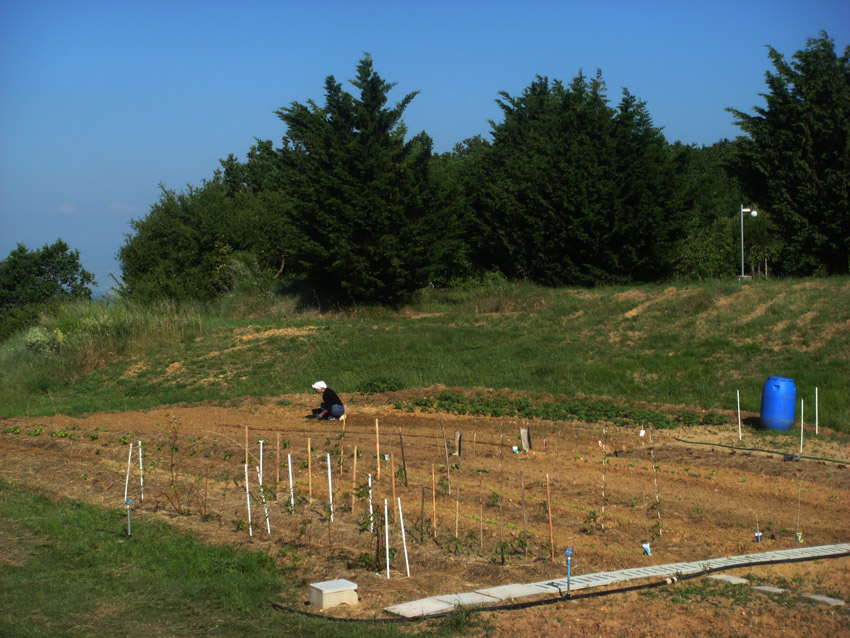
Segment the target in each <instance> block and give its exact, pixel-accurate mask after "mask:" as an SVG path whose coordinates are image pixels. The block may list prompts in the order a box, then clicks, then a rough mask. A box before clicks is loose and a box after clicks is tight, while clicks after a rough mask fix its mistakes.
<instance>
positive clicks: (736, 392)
mask: <svg viewBox="0 0 850 638" xmlns="http://www.w3.org/2000/svg"><path fill="white" fill-rule="evenodd" d="M735 394H736V395H738V440H739V441H740V440H741V391H740V390H735Z"/></svg>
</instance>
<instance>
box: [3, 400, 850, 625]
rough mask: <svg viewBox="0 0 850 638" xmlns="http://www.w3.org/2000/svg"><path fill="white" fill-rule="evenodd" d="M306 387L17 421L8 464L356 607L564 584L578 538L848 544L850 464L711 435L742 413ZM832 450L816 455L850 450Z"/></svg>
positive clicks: (733, 545) (613, 544)
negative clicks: (762, 449) (446, 404)
mask: <svg viewBox="0 0 850 638" xmlns="http://www.w3.org/2000/svg"><path fill="white" fill-rule="evenodd" d="M305 401H306V399H304V398H301V397H290V398H289V400H288V401H284V402H283V403H285V405H281V404H278V403H272V402H270V401H269V402H262V401H254V402H246V403H244V404H242V405H240V406H238V407H230V408H223V407H211V406H200V407H168V408H162V409H157V410H151V411H147V412H127V413H114V414H96V415H92V416H89V417H83V418H70V417H64V416H56V417H50V418H37V419H28V418H18V419H6V420H4V421H3V422H2V430H0V432H2V433H0V451H2V457H3V464H2V469H0V474H1V475H2V476H3V477H4V478H5V479H7V480H10V481H21V482H23V483H25V484H28V485H36V486H39V487H41V488H43V489H45V490H47V491H49V492H52V493H55V494H56V495H59V496H68V497H72V498H77V499H81V500H86V501H90V502H93V503H96V504H99V505H103V506H107V507H114V508H116V509H121V508H123V507H124V500H123V499H124V494H125V488H126V490H127V494H128V496H129V497H130V498H133V499H134V500H133V502H132V503H131V505H130V508H131V514H132V517H133V525H136V524H140V523H141V522H143V521H144V520H145V519H146V518H150V517H156V518H164V519H168V520H169V521H170V522H172V523H174V524H176V525H178V526H181V527H185V528H188V529H192V530H195V531H196V532H197V533H199V534H201V535H202V536H203V537H204V538H207V539H209V540H210V541H212V542H220V543H228V544H233V545H237V546H247V547H255V548H261V549H264V550H267V551H269V552H270V553H272V554H273V555H274V556H276V557H277V558H278V560H279V562H280V564H281V566H282V568H287V569H296V568H297V569H298V570H299V577H300V578H301V579H303V581H304V582H321V581H327V580H334V579H339V578H345V579H347V580H350V581H352V582H355V583H357V584H358V591H359V593H360V597H361V602H360V604H359V605H358V606H357V607H353V608H340V609H339V612H338V613H339V614H340V615H347V616H374V615H379V614H380V613H381V610H382V609H383V608H384V607H386V606H389V605H392V604H398V603H403V602H406V601H408V600H414V599H418V598H422V597H424V596H429V595H448V594H454V593H457V592H461V591H473V590H475V589H484V588H488V587H489V588H492V587H497V586H500V585H506V584H511V583H517V582H527V583H531V582H538V581H544V580H548V579H554V578H562V577H563V576H564V575H565V570H566V567H565V565H564V551H565V550H566V549H567V548H572V549H573V554H572V573H573V574H574V575H577V574H582V573H585V574H586V573H591V572H601V571H611V570H617V569H625V568H634V567H640V566H644V565H655V564H664V563H673V562H678V561H687V562H692V561H698V560H703V559H708V558H716V557H720V556H726V555H737V554H746V553H752V552H756V551H768V550H776V549H782V548H789V547H797V546H799V545H800V542H799V541H798V534H799V538H800V539H801V541H802V544H805V545H825V544H833V543H842V542H847V541H848V525H847V521H848V520H850V469H848V468H847V466H846V465H844V464H841V463H834V462H827V461H807V460H803V461H785V460H783V457H782V456H781V455H771V454H764V453H759V452H749V451H744V450H736V449H731V448H728V447H712V446H709V445H702V444H697V442H698V443H719V444H728V445H732V444H733V443H735V442H737V429H736V428H735V430H734V431H733V428H732V426H729V427H728V428H721V427H700V428H690V429H687V430H683V429H679V430H665V431H658V430H655V431H653V430H649V429H645V430H644V431H643V432H642V433H641V431H640V430H639V429H636V428H626V427H620V426H614V425H610V424H598V425H588V424H586V423H571V422H540V421H533V422H525V421H518V420H515V419H514V420H509V419H494V418H473V417H458V416H454V415H440V414H418V413H407V412H402V411H399V410H394V409H393V408H392V407H389V406H387V405H372V404H368V403H366V402H365V401H362V400H361V402H360V404H358V403H357V402H354V404H353V405H351V406H350V409H349V412H350V416H349V418H348V419H347V421H346V424H345V428H344V430H343V427H342V424H341V423H340V422H336V421H325V422H317V421H315V420H310V419H306V418H304V415H305V414H307V413H308V412H309V407H310V405H308V404H307V403H306V402H305ZM522 428H528V429H529V432H530V436H531V449H530V450H525V449H523V445H522V439H521V438H520V430H521V429H522ZM456 433H462V438H460V441H461V444H460V450H457V449H456V447H457V441H458V438H456ZM677 436H681V437H682V438H685V437H687V438H688V439H689V440H693V441H694V442H693V443H688V442H683V441H680V440H677V439H676V437H677ZM746 436H747V435H746V432H745V438H744V441H743V445H746V443H747V440H746ZM260 441H262V442H263V443H262V450H263V451H262V460H261V456H260V445H261V444H260ZM246 442H247V453H246ZM131 444H132V445H133V448H134V449H133V451H132V452H130V446H131ZM140 444H141V445H140ZM818 445H819V447H818V450H819V451H818V456H821V457H825V458H832V459H837V460H843V461H845V462H846V461H850V451H848V450H847V449H844V448H842V447H840V446H839V445H837V444H830V443H828V442H826V440H825V439H821V440H819V441H818ZM139 446H140V447H141V451H142V458H141V461H140V460H139V456H138V450H139ZM458 452H459V453H458ZM128 458H129V463H128ZM261 463H262V465H261ZM128 468H129V471H128ZM260 472H262V477H263V481H262V487H261V484H260V481H259V478H260V477H259V474H260ZM290 476H291V477H292V478H291V488H290ZM370 485H371V508H370ZM142 487H143V489H144V494H142ZM385 501H386V512H387V514H388V516H387V519H388V528H385V527H384V525H385V519H384V512H385ZM399 503H400V505H401V511H402V513H403V518H404V523H405V535H404V539H403V538H402V534H401V529H400V525H399ZM122 522H123V519H122ZM122 529H123V531H126V528H122ZM756 531H759V532H761V537H762V539H763V541H762V542H761V543H760V544H758V543H756V540H755V539H756V535H755V532H756ZM387 538H389V547H387ZM405 541H406V544H405ZM644 544H648V545H649V547H650V548H651V550H650V553H647V551H646V549H645V548H644ZM405 550H406V551H405ZM387 556H389V573H388V571H387V561H386V559H387ZM408 568H409V572H410V576H409V577H408V576H407V570H408ZM388 575H389V577H388ZM307 596H308V591H307V587H304V600H305V601H306V599H307ZM301 602H304V601H301ZM334 612H335V613H336V610H334Z"/></svg>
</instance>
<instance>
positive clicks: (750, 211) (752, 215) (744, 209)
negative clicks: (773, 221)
mask: <svg viewBox="0 0 850 638" xmlns="http://www.w3.org/2000/svg"><path fill="white" fill-rule="evenodd" d="M741 213H749V214H750V217H755V216H757V215H758V211H756V210H754V209H752V208H744V207H743V206H742V207H741Z"/></svg>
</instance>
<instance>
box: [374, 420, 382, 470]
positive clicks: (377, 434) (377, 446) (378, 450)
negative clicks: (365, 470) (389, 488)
mask: <svg viewBox="0 0 850 638" xmlns="http://www.w3.org/2000/svg"><path fill="white" fill-rule="evenodd" d="M375 454H376V456H377V461H378V470H377V472H376V474H375V480H376V481H380V480H381V434H380V432H379V431H378V419H375Z"/></svg>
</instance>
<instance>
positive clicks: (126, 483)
mask: <svg viewBox="0 0 850 638" xmlns="http://www.w3.org/2000/svg"><path fill="white" fill-rule="evenodd" d="M132 460H133V444H132V443H130V455H129V456H128V457H127V480H126V481H124V502H125V503H126V502H127V489H128V488H129V487H130V463H131V462H132ZM128 507H129V506H128Z"/></svg>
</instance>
